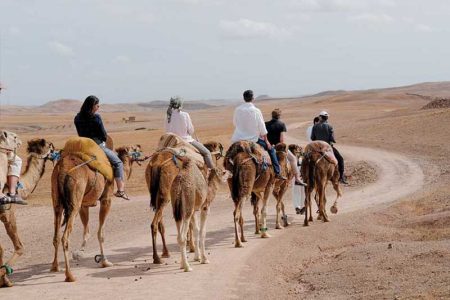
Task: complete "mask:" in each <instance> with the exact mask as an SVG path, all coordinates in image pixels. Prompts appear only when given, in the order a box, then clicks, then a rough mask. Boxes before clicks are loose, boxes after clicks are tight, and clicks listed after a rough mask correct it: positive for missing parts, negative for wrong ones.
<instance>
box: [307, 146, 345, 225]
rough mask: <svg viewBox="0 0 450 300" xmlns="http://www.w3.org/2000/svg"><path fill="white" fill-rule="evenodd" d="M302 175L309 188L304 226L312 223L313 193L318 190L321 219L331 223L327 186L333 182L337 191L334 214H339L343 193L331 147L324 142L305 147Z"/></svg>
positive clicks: (333, 208)
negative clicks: (327, 202) (339, 199)
mask: <svg viewBox="0 0 450 300" xmlns="http://www.w3.org/2000/svg"><path fill="white" fill-rule="evenodd" d="M301 173H302V177H303V179H304V180H306V183H307V184H308V186H306V187H305V196H306V197H305V198H306V199H305V208H306V211H305V221H304V225H305V226H308V221H310V222H312V221H313V217H312V204H311V193H312V192H313V191H314V190H316V193H317V197H318V198H317V201H318V206H319V219H322V220H323V221H324V222H329V218H328V215H327V212H326V195H325V191H326V186H327V184H328V181H331V183H332V185H333V189H334V190H335V191H336V194H337V196H336V200H335V202H334V205H333V207H332V209H331V211H332V212H333V213H336V212H337V207H336V203H337V200H338V198H339V197H341V196H342V192H341V189H340V186H339V171H338V169H337V161H336V158H335V157H334V155H333V150H332V148H331V146H330V145H328V144H327V143H325V142H322V141H315V142H311V143H309V144H308V145H306V147H305V151H304V156H303V160H302V167H301ZM308 214H309V217H308Z"/></svg>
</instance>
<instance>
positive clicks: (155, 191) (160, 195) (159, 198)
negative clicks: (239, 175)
mask: <svg viewBox="0 0 450 300" xmlns="http://www.w3.org/2000/svg"><path fill="white" fill-rule="evenodd" d="M204 145H205V147H206V148H208V149H209V150H210V151H211V152H212V153H215V154H214V155H215V156H216V160H217V159H219V157H218V156H217V154H216V152H217V151H221V150H220V149H221V146H222V145H221V144H220V143H217V142H207V143H205V144H204ZM182 150H183V148H181V150H178V149H174V148H167V147H163V148H161V149H160V150H158V151H157V152H156V153H154V154H153V155H152V156H151V159H150V161H149V163H148V165H147V169H146V171H145V179H146V182H147V186H148V189H149V192H150V195H151V201H150V205H151V207H152V208H153V209H154V210H155V215H154V217H153V220H152V224H151V230H152V245H153V263H155V264H161V263H162V260H161V258H160V257H159V255H158V251H157V247H156V236H157V232H158V231H159V233H160V235H161V239H162V244H163V252H162V255H161V257H163V258H167V257H169V256H170V254H169V250H168V249H167V244H166V239H165V227H164V223H163V212H164V208H165V206H166V205H167V204H168V203H169V202H171V201H172V200H171V199H172V189H174V188H176V187H175V186H174V180H175V179H176V177H177V176H179V174H180V172H181V167H182V166H183V164H185V163H187V161H190V160H191V158H189V157H188V156H185V152H183V151H182ZM219 153H221V152H219ZM191 164H195V165H196V167H197V168H198V169H199V170H200V172H201V174H202V177H203V179H204V180H205V181H206V180H208V181H207V183H206V184H205V186H209V185H212V186H214V185H215V184H216V181H215V180H212V179H213V178H211V180H209V179H208V178H209V177H208V175H207V167H206V165H205V164H204V163H202V162H201V163H200V164H198V161H197V162H196V163H194V162H191ZM192 168H193V167H190V169H192ZM195 172H196V173H198V172H197V171H196V170H195ZM213 173H215V172H213ZM175 183H177V184H178V185H179V182H178V181H176V182H175ZM213 190H214V189H212V190H211V191H213ZM214 196H215V191H214ZM213 198H214V197H212V198H211V201H212V199H213ZM208 207H209V204H208ZM205 218H206V217H205ZM205 221H206V219H205ZM193 227H194V228H193V229H195V227H196V226H195V225H194V226H193ZM188 231H189V230H188ZM190 236H191V237H192V234H190ZM190 246H191V247H190V248H191V251H192V250H193V251H194V252H196V251H197V249H196V247H195V245H193V239H192V238H191V239H190ZM197 248H198V247H197ZM196 253H198V252H196Z"/></svg>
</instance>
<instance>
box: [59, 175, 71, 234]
mask: <svg viewBox="0 0 450 300" xmlns="http://www.w3.org/2000/svg"><path fill="white" fill-rule="evenodd" d="M70 179H71V177H70V176H69V175H67V174H66V175H65V176H64V183H63V190H62V193H61V195H60V196H61V197H59V201H60V203H61V205H62V207H63V209H64V221H63V223H62V225H61V226H64V225H66V224H67V220H68V219H69V216H70V215H71V214H72V211H73V201H72V193H71V192H70V187H69V181H70Z"/></svg>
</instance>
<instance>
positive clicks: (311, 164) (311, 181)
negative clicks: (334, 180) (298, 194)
mask: <svg viewBox="0 0 450 300" xmlns="http://www.w3.org/2000/svg"><path fill="white" fill-rule="evenodd" d="M308 162H309V163H308V167H309V171H308V173H309V174H308V175H309V182H308V185H309V186H311V187H314V171H315V170H314V168H315V166H316V162H315V161H313V160H312V159H311V158H310V159H308Z"/></svg>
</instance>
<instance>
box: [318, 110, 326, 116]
mask: <svg viewBox="0 0 450 300" xmlns="http://www.w3.org/2000/svg"><path fill="white" fill-rule="evenodd" d="M319 116H325V117H328V113H327V112H326V111H324V110H322V111H321V112H320V114H319Z"/></svg>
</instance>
